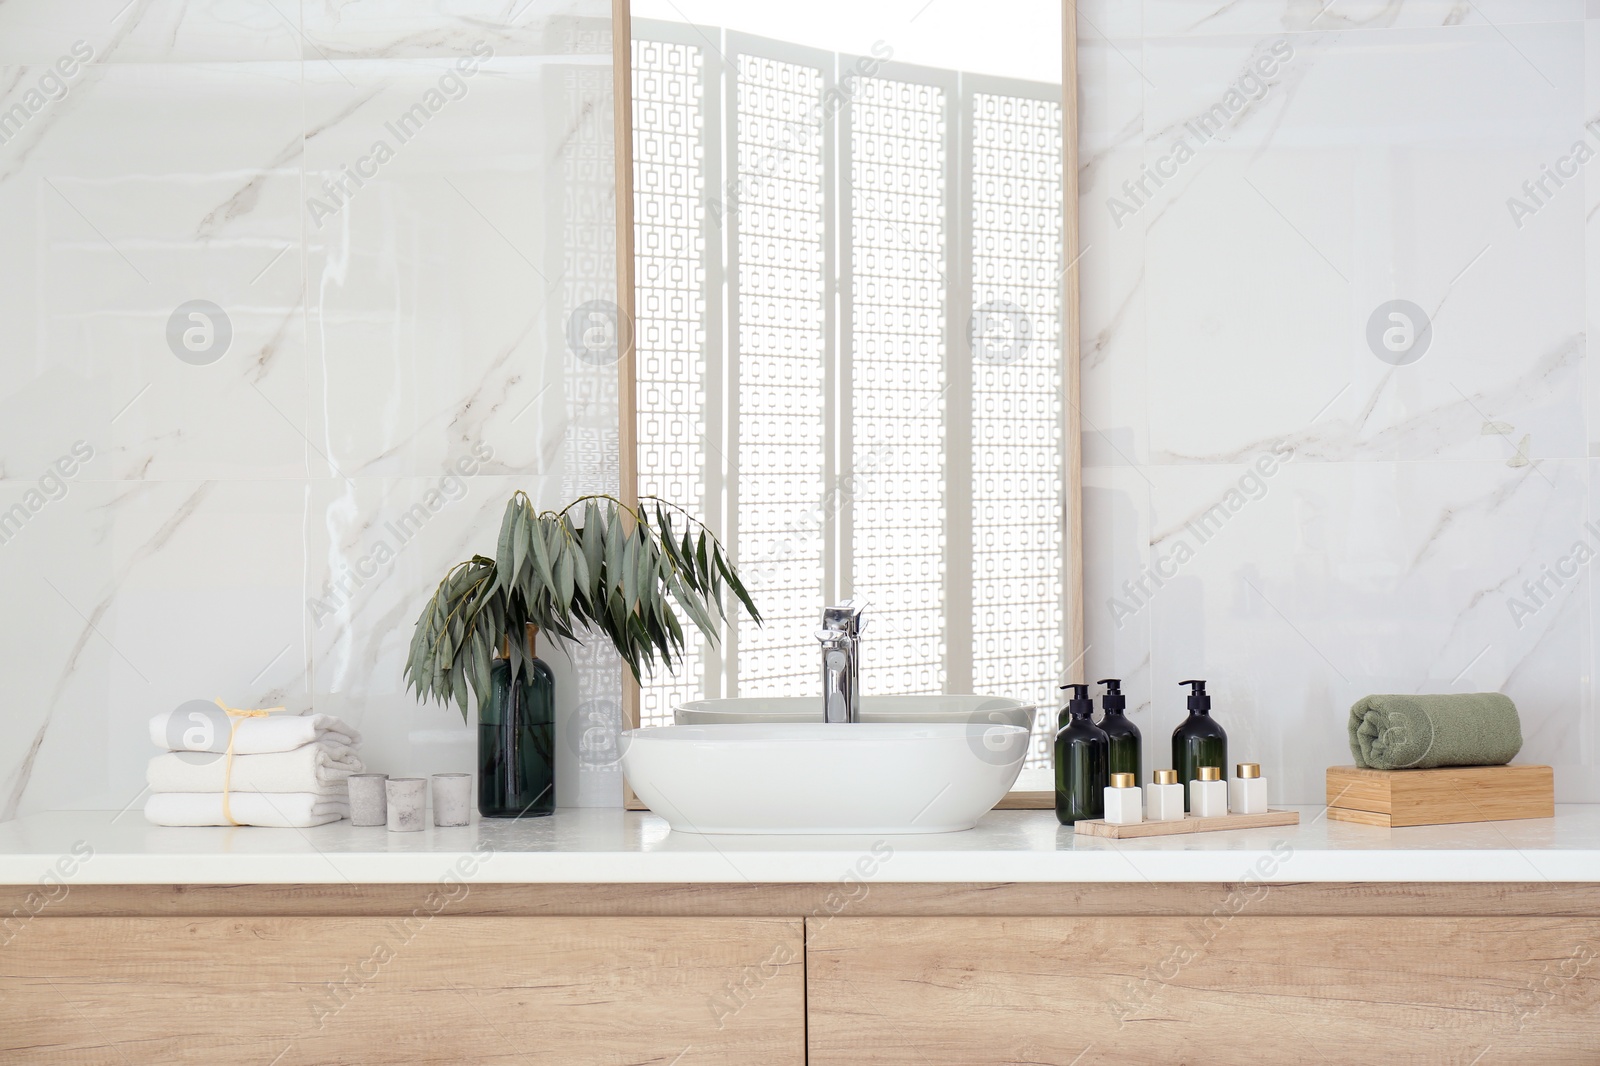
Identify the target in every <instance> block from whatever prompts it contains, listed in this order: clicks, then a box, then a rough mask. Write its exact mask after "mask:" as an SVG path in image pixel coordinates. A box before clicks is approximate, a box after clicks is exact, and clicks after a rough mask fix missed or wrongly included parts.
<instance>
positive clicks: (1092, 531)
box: [0, 0, 1600, 818]
mask: <svg viewBox="0 0 1600 1066" xmlns="http://www.w3.org/2000/svg"><path fill="white" fill-rule="evenodd" d="M608 7H609V5H607V4H606V3H604V2H603V0H520V2H519V0H500V2H495V0H451V2H449V3H429V2H422V0H357V2H344V3H335V2H332V0H327V2H312V0H307V2H305V3H301V4H299V5H296V4H292V3H284V2H282V0H279V2H277V3H273V2H271V0H264V2H262V3H257V4H247V5H228V4H208V5H195V4H185V3H180V2H178V0H132V2H127V0H82V2H79V3H74V4H73V5H70V6H68V5H53V4H49V3H46V2H45V0H10V2H8V3H6V4H4V5H3V6H0V138H3V140H0V231H3V233H4V240H3V244H0V425H3V426H4V428H5V432H4V433H3V434H0V514H5V513H12V514H17V513H18V512H15V511H12V510H11V509H12V507H13V505H20V506H21V507H22V509H23V512H25V518H23V519H21V520H18V521H13V522H12V523H11V524H9V525H6V526H4V527H3V528H0V534H3V542H0V603H3V604H4V605H5V606H6V608H7V612H6V620H5V623H4V626H3V628H0V647H3V651H0V663H3V664H4V666H5V670H6V675H7V682H8V684H7V685H6V698H5V703H4V706H3V707H0V818H5V817H10V816H13V815H15V814H18V813H26V812H29V811H35V810H41V809H46V808H60V807H113V808H119V807H122V806H123V805H125V804H131V803H133V802H135V801H136V799H137V797H138V794H139V789H140V787H141V784H142V767H143V763H144V759H145V757H146V755H147V753H148V744H147V741H146V738H145V736H144V731H143V723H144V721H145V719H146V718H147V717H148V716H149V715H150V714H152V713H155V712H156V711H159V710H165V709H167V708H170V707H173V706H176V705H177V704H178V703H181V702H183V701H184V700H187V699H193V698H206V699H208V698H210V697H212V696H214V695H221V696H224V698H227V699H229V700H230V701H231V702H235V703H238V704H252V705H262V704H269V703H283V704H285V705H287V706H289V707H292V708H294V709H297V710H305V709H313V708H314V709H316V710H319V711H328V712H331V713H337V714H341V715H344V716H346V717H348V718H350V719H351V720H352V721H355V722H356V723H357V724H358V725H359V726H360V728H361V729H362V730H363V731H364V732H365V733H366V735H367V737H368V757H369V761H371V762H372V763H373V764H374V766H375V767H377V768H379V769H383V770H388V771H390V772H395V773H408V772H417V773H421V772H428V771H433V770H444V769H454V768H465V767H467V766H468V765H469V764H470V762H471V757H472V756H471V752H472V739H471V736H470V734H469V733H468V732H467V730H466V729H465V728H464V727H463V725H462V724H461V721H460V718H459V716H457V715H456V714H455V713H454V712H452V711H448V710H445V709H441V708H437V707H426V708H424V707H421V706H418V705H417V704H416V702H415V701H414V699H412V698H411V697H410V696H408V695H407V694H405V693H404V692H403V691H402V687H401V683H400V675H399V666H400V662H401V659H402V657H403V654H404V647H405V643H406V640H407V637H408V634H409V630H410V624H411V621H412V618H413V616H414V614H415V612H416V610H417V607H418V604H419V602H420V599H421V597H422V596H423V595H424V594H425V592H426V590H427V589H428V588H429V587H430V585H431V584H432V582H433V580H435V579H436V576H437V574H438V573H439V572H440V571H441V570H442V568H443V567H444V566H445V565H447V564H448V563H449V562H451V561H453V560H455V559H458V558H461V557H463V556H465V555H466V554H470V553H471V552H472V551H473V550H475V549H478V548H479V547H481V546H483V544H484V538H485V535H486V534H485V531H486V530H492V529H493V526H494V523H495V521H496V519H497V515H498V511H499V508H500V506H501V503H502V501H503V499H504V498H505V496H506V495H507V494H509V493H510V492H511V491H513V490H514V489H517V488H522V489H524V490H526V491H528V492H530V493H531V494H533V495H534V496H535V497H537V498H539V499H541V500H549V501H552V502H553V501H555V500H558V499H562V498H564V497H570V496H571V495H574V494H575V493H577V492H581V491H585V490H588V489H591V488H611V487H614V486H615V483H616V476H617V475H616V470H617V466H616V463H617V457H616V439H617V437H616V431H617V422H616V392H615V383H614V380H613V378H612V376H611V375H610V373H609V368H596V367H592V366H589V365H588V364H585V363H581V362H579V361H577V360H575V359H574V358H572V357H571V355H570V354H568V353H567V352H566V350H565V346H564V343H563V339H562V338H563V328H564V324H565V320H566V316H567V315H568V314H569V313H570V312H571V310H572V309H573V308H575V307H577V306H578V305H579V304H581V303H583V302H584V301H586V300H590V299H596V298H605V297H606V296H607V295H609V293H610V292H611V291H612V287H613V285H614V277H613V275H612V266H611V258H610V257H611V247H612V245H611V241H612V232H613V230H612V218H611V215H610V211H611V195H612V188H611V172H612V164H611V142H610V137H611V133H610V121H611V106H612V101H611V88H610V74H611V72H610V41H609V32H610V26H609V20H608V18H607V11H608ZM1596 7H1597V5H1594V4H1587V5H1586V4H1585V3H1583V2H1582V0H1472V2H1468V0H1334V2H1333V3H1327V2H1326V0H1232V2H1223V0H1143V2H1142V3H1129V2H1125V0H1083V2H1082V3H1081V12H1080V25H1079V36H1080V52H1079V64H1080V69H1079V84H1080V95H1081V98H1082V100H1081V113H1082V141H1081V147H1082V157H1081V160H1080V164H1081V184H1082V190H1081V203H1080V208H1081V216H1082V230H1083V244H1084V246H1085V248H1086V249H1087V250H1086V252H1085V255H1084V258H1083V261H1082V262H1083V272H1082V295H1083V322H1082V330H1083V338H1084V368H1083V389H1084V398H1083V416H1084V424H1085V434H1084V455H1085V500H1084V523H1085V530H1086V538H1087V580H1086V585H1087V587H1086V589H1085V596H1086V616H1087V618H1088V623H1089V643H1090V650H1089V652H1088V656H1087V672H1088V676H1089V677H1091V678H1093V677H1103V676H1108V675H1120V676H1122V677H1123V678H1125V679H1126V685H1125V687H1126V689H1127V690H1128V691H1129V692H1130V694H1131V695H1132V699H1131V700H1130V703H1131V704H1132V705H1133V706H1134V708H1135V710H1134V714H1135V720H1136V721H1137V722H1139V724H1140V725H1141V726H1142V727H1143V728H1144V730H1145V734H1146V739H1147V745H1148V748H1147V761H1149V762H1150V763H1151V764H1156V763H1162V764H1164V763H1165V761H1166V754H1165V744H1166V737H1167V735H1168V733H1169V732H1170V730H1171V728H1172V727H1173V726H1174V725H1175V724H1176V723H1177V722H1178V720H1179V719H1180V718H1181V716H1182V714H1183V710H1182V708H1183V703H1182V699H1181V696H1182V692H1181V690H1180V689H1179V687H1178V684H1177V682H1178V681H1179V680H1180V679H1182V678H1186V677H1193V676H1203V677H1207V678H1209V679H1210V680H1211V687H1212V691H1213V693H1214V695H1215V700H1216V713H1217V714H1218V716H1219V718H1220V719H1221V720H1222V721H1223V722H1224V723H1225V724H1226V726H1227V727H1228V729H1229V731H1230V735H1231V737H1232V750H1233V754H1234V757H1235V758H1236V759H1244V758H1254V759H1258V760H1259V761H1261V762H1262V763H1264V764H1265V765H1266V767H1267V773H1268V775H1269V777H1270V778H1271V783H1272V799H1273V801H1274V802H1315V801H1317V800H1318V799H1319V798H1320V796H1321V794H1322V784H1321V782H1322V770H1323V768H1324V767H1325V766H1326V765H1328V764H1329V763H1331V762H1340V761H1345V760H1347V758H1348V751H1347V748H1346V747H1345V741H1344V716H1345V713H1346V710H1347V708H1348V706H1349V704H1350V703H1351V702H1352V701H1353V700H1354V699H1355V698H1356V697H1358V696H1360V695H1362V694H1364V693H1366V692H1371V691H1471V690H1477V689H1503V690H1504V691H1506V692H1507V693H1509V694H1510V695H1511V696H1512V697H1513V698H1514V699H1515V700H1516V701H1517V703H1518V705H1519V707H1520V708H1521V709H1522V712H1523V716H1524V724H1525V731H1526V746H1525V749H1524V758H1527V759H1536V760H1540V761H1547V762H1550V763H1553V764H1555V765H1556V766H1557V768H1558V774H1557V782H1558V792H1559V796H1560V798H1561V799H1563V800H1588V801H1596V800H1600V784H1597V783H1596V775H1597V773H1600V719H1597V714H1600V712H1597V709H1596V706H1595V701H1594V694H1593V689H1594V686H1593V683H1592V678H1593V673H1594V664H1595V663H1596V660H1597V655H1600V648H1597V646H1596V632H1597V629H1600V627H1597V624H1596V623H1597V618H1596V611H1597V610H1600V602H1597V597H1596V596H1595V594H1594V590H1593V584H1594V576H1593V573H1592V566H1593V563H1592V562H1591V560H1590V556H1591V555H1593V556H1594V557H1595V558H1600V532H1596V531H1597V530H1600V514H1597V513H1595V512H1596V511H1597V507H1596V505H1595V503H1594V501H1595V499H1596V498H1597V497H1596V493H1595V489H1596V488H1597V487H1600V467H1597V465H1596V464H1597V463H1600V422H1597V421H1596V418H1595V416H1594V414H1593V412H1594V410H1595V404H1596V400H1597V395H1596V389H1597V388H1600V385H1596V383H1595V382H1594V381H1593V380H1592V379H1593V378H1594V375H1592V374H1590V373H1588V372H1587V371H1586V368H1585V366H1586V360H1585V356H1586V354H1587V350H1588V344H1589V341H1588V334H1589V332H1590V331H1589V330H1588V325H1587V323H1588V320H1589V319H1590V317H1591V315H1593V314H1595V313H1596V312H1597V311H1600V297H1597V296H1596V295H1594V294H1595V293H1600V285H1596V284H1592V283H1591V282H1590V280H1589V278H1588V273H1587V268H1588V266H1589V265H1590V264H1591V262H1592V261H1595V260H1594V257H1595V256H1597V255H1600V240H1597V239H1594V237H1592V235H1591V227H1592V226H1593V225H1595V223H1593V222H1592V221H1591V219H1592V217H1593V215H1594V214H1595V208H1596V206H1600V178H1597V177H1596V176H1595V175H1600V169H1596V167H1600V164H1597V165H1596V167H1590V166H1588V165H1587V164H1588V163H1589V162H1590V160H1591V158H1593V157H1594V156H1595V155H1596V154H1597V153H1600V126H1595V127H1593V128H1591V127H1590V126H1589V125H1588V124H1589V123H1591V122H1594V121H1595V120H1596V119H1600V21H1588V19H1589V18H1590V17H1591V16H1593V17H1596V18H1600V10H1594V8H1596ZM458 62H461V63H465V64H466V65H467V66H469V67H471V68H472V74H471V76H470V77H462V78H459V79H455V80H448V81H446V82H444V83H443V84H441V81H440V79H441V78H444V77H446V76H447V75H448V73H449V72H450V70H451V69H452V67H453V66H454V65H455V64H457V63H458ZM457 69H458V70H459V68H457ZM430 93H433V94H434V95H432V96H430V95H429V94H430ZM419 102H420V103H423V105H424V107H425V109H426V110H427V112H428V117H427V119H426V121H425V123H422V122H414V123H413V125H411V126H407V127H404V128H403V129H400V130H399V132H398V133H397V132H394V131H391V129H390V127H391V125H393V124H394V123H396V122H398V121H400V120H401V118H402V116H404V115H407V114H411V115H415V114H417V113H416V112H415V110H414V108H415V106H416V105H417V104H418V103H419ZM19 105H20V106H21V108H22V110H21V111H18V110H17V108H18V106H19ZM400 134H405V136H403V137H402V136H401V135H400ZM380 140H381V141H385V142H386V143H387V144H388V146H389V148H390V149H391V151H390V152H388V153H386V154H385V155H384V158H382V159H378V158H377V157H376V156H377V153H376V152H375V148H376V144H377V142H378V141H380ZM1180 144H1181V145H1183V150H1182V151H1180V149H1179V145H1180ZM1580 145H1581V146H1582V149H1581V150H1580V148H1579V146H1580ZM347 167H348V168H352V169H358V170H359V172H360V173H361V174H363V175H366V174H370V175H372V176H370V177H363V181H362V184H360V185H359V186H357V185H356V184H355V183H354V181H353V179H349V178H347V177H345V175H346V174H347V173H348V171H347V170H346V168H347ZM1591 171H1592V172H1593V173H1592V174H1591ZM1552 175H1554V176H1552ZM1158 178H1159V181H1158V180H1157V179H1158ZM1558 179H1559V183H1558ZM330 182H342V183H343V185H344V189H343V190H342V191H341V190H339V189H338V188H337V186H332V187H330V185H329V184H327V183H330ZM1595 262H1596V265H1600V261H1595ZM1597 277H1600V273H1597ZM196 300H204V301H209V302H210V303H212V304H215V305H216V307H217V308H220V309H221V311H222V312H223V313H224V314H225V315H226V318H227V322H228V325H229V327H230V329H231V338H230V340H229V342H228V346H227V348H226V350H225V351H223V352H222V354H221V355H220V357H218V358H215V359H214V360H213V359H212V358H211V355H212V353H214V352H215V351H216V350H218V349H217V348H216V347H215V345H216V344H217V341H216V338H215V336H213V337H211V338H209V339H208V338H207V337H206V336H205V335H204V333H203V331H202V332H200V333H197V334H191V335H190V337H189V342H190V344H191V345H192V346H193V347H194V349H195V350H193V351H191V350H190V349H189V348H188V347H186V346H185V342H184V336H183V331H184V320H181V316H180V323H179V325H178V327H177V328H176V329H174V330H173V331H172V334H173V335H172V338H171V339H169V336H168V333H169V320H170V319H172V318H173V315H174V312H175V311H177V309H178V308H180V306H182V305H184V304H187V303H189V302H190V301H196ZM1393 300H1404V301H1408V302H1409V303H1410V304H1411V305H1414V306H1415V314H1414V315H1413V323H1412V324H1413V327H1414V328H1413V331H1412V337H1411V339H1410V341H1409V344H1408V343H1407V341H1406V338H1405V337H1404V336H1403V334H1391V341H1390V345H1391V346H1387V347H1386V346H1385V343H1384V331H1385V330H1386V329H1389V328H1392V327H1394V325H1395V323H1394V322H1393V321H1391V320H1389V319H1388V318H1387V317H1386V311H1380V307H1381V305H1384V304H1386V303H1388V302H1389V301H1393ZM1424 319H1425V322H1426V324H1427V328H1426V329H1422V328H1420V326H1418V323H1420V322H1423V321H1424ZM1374 321H1376V322H1377V325H1376V327H1375V328H1373V327H1372V326H1371V323H1372V322H1374ZM1369 334H1370V336H1369ZM1418 335H1421V336H1422V337H1423V338H1424V339H1425V340H1426V349H1425V350H1423V352H1422V355H1421V357H1420V358H1415V359H1411V357H1412V356H1414V355H1415V354H1416V352H1417V350H1418V347H1419V345H1418V343H1417V337H1418ZM179 352H183V353H185V355H186V356H187V358H184V357H181V356H180V355H179V354H178V353H179ZM1380 355H1382V358H1380ZM458 461H459V462H464V463H466V464H467V466H468V467H469V468H470V470H471V473H470V474H469V475H467V476H458V477H456V478H452V477H451V470H452V467H453V465H454V464H455V463H457V462H458ZM418 503H423V504H424V506H425V507H426V506H427V505H428V504H430V503H431V504H433V505H434V506H433V507H432V509H429V510H428V512H427V518H426V520H425V521H420V522H413V523H412V524H410V525H405V526H404V527H403V528H402V525H400V524H398V523H400V522H401V520H402V519H403V517H404V516H406V515H407V514H408V513H409V514H415V513H417V512H414V511H413V510H412V509H413V508H414V507H415V506H416V505H417V504H418ZM1219 505H1220V509H1219ZM1591 523H1593V524H1592V525H1591ZM1579 544H1582V545H1584V546H1585V547H1584V548H1583V549H1579V548H1578V547H1577V546H1578V545H1579ZM333 582H342V583H343V584H344V586H345V589H346V591H345V592H342V593H340V594H339V595H338V597H337V599H335V598H334V596H333V594H332V592H331V590H330V584H331V583H333ZM550 659H551V661H552V664H553V665H554V666H556V668H557V670H558V673H559V674H560V676H561V679H562V681H563V696H562V707H561V710H562V714H563V723H562V730H561V731H562V737H561V739H560V741H559V742H558V747H559V750H560V751H561V754H562V758H563V760H564V763H563V766H564V768H565V770H566V772H564V773H563V774H561V775H560V776H561V780H562V782H563V784H562V795H561V797H560V801H561V802H562V803H563V804H573V803H586V804H607V803H615V802H618V797H619V795H620V793H619V781H618V778H617V775H616V774H615V771H614V768H612V767H609V766H606V765H604V764H603V760H600V761H596V760H593V759H580V758H579V752H580V750H585V748H586V746H585V744H584V743H583V741H582V740H581V737H582V733H583V730H584V729H585V728H589V729H594V728H599V729H600V730H602V731H605V730H606V729H609V728H611V727H612V726H611V725H610V723H614V722H615V720H616V714H617V698H618V691H619V690H618V677H619V675H618V670H617V666H616V663H615V660H614V659H613V658H611V657H610V655H609V654H608V653H602V652H599V651H592V652H591V651H586V652H581V653H579V654H578V655H577V656H575V659H576V660H577V661H575V662H568V661H567V660H566V659H564V658H563V657H562V656H560V655H552V656H550Z"/></svg>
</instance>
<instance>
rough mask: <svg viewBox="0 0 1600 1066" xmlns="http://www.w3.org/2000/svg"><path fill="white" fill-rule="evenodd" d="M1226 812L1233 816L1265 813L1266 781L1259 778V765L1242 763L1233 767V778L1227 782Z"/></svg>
mask: <svg viewBox="0 0 1600 1066" xmlns="http://www.w3.org/2000/svg"><path fill="white" fill-rule="evenodd" d="M1228 810H1229V811H1231V812H1232V813H1234V814H1266V813H1267V779H1266V778H1264V777H1262V776H1261V764H1260V763H1254V762H1242V763H1240V764H1239V765H1238V766H1236V767H1234V777H1233V780H1232V781H1229V782H1228Z"/></svg>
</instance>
